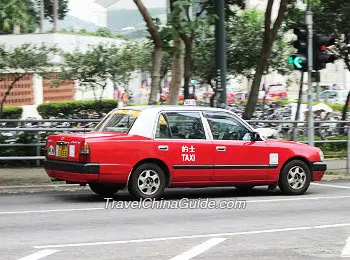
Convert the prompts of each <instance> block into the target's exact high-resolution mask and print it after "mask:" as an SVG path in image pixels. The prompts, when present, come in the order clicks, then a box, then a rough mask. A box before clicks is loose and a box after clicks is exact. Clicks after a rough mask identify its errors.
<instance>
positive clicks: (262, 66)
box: [242, 0, 292, 119]
mask: <svg viewBox="0 0 350 260" xmlns="http://www.w3.org/2000/svg"><path fill="white" fill-rule="evenodd" d="M274 2H275V1H274V0H268V2H267V6H266V11H265V15H264V34H263V41H262V44H261V49H260V54H259V59H258V60H257V62H256V67H255V74H254V79H253V83H252V86H251V91H250V93H249V97H248V103H247V106H246V108H245V111H244V113H243V116H242V117H243V118H244V119H250V118H251V117H252V115H253V113H254V110H255V107H256V103H257V101H258V94H259V87H260V83H261V79H262V76H263V74H264V71H265V70H266V66H267V65H268V60H269V57H270V55H271V51H272V46H273V43H274V41H275V40H276V37H277V33H278V31H279V29H280V27H281V25H282V22H283V20H284V17H285V13H286V11H287V5H288V4H289V3H292V0H281V1H280V2H279V7H278V12H277V17H276V20H275V21H274V22H272V21H271V18H272V7H273V5H274Z"/></svg>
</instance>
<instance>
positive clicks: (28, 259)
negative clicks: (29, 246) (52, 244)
mask: <svg viewBox="0 0 350 260" xmlns="http://www.w3.org/2000/svg"><path fill="white" fill-rule="evenodd" d="M59 251H60V250H53V249H46V250H40V251H38V252H36V253H34V254H31V255H28V256H25V257H23V258H21V259H18V260H38V259H41V258H44V257H45V256H48V255H52V254H54V253H57V252H59Z"/></svg>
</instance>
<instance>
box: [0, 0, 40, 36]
mask: <svg viewBox="0 0 350 260" xmlns="http://www.w3.org/2000/svg"><path fill="white" fill-rule="evenodd" d="M38 23H39V17H38V14H37V12H36V9H35V6H34V3H33V2H32V1H31V0H1V1H0V34H11V33H13V32H14V31H15V29H20V31H22V32H23V33H32V32H34V31H35V29H36V28H37V26H38Z"/></svg>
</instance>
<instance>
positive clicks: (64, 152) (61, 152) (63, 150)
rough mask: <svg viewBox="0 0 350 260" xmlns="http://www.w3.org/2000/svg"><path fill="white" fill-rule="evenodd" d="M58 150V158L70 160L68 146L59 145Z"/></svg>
mask: <svg viewBox="0 0 350 260" xmlns="http://www.w3.org/2000/svg"><path fill="white" fill-rule="evenodd" d="M56 149H57V152H56V156H57V157H62V158H68V145H66V144H59V145H57V147H56Z"/></svg>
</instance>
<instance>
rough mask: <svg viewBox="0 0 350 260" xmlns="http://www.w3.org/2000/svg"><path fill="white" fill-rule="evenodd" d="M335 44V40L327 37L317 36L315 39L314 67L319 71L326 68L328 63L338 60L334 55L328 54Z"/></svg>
mask: <svg viewBox="0 0 350 260" xmlns="http://www.w3.org/2000/svg"><path fill="white" fill-rule="evenodd" d="M334 44H335V38H333V37H329V36H325V35H315V36H314V38H313V53H314V55H313V63H314V64H313V67H314V70H316V71H319V70H322V69H324V68H326V64H327V63H333V62H334V61H335V60H336V57H335V55H334V54H330V53H328V52H327V48H328V47H329V46H332V45H334Z"/></svg>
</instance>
